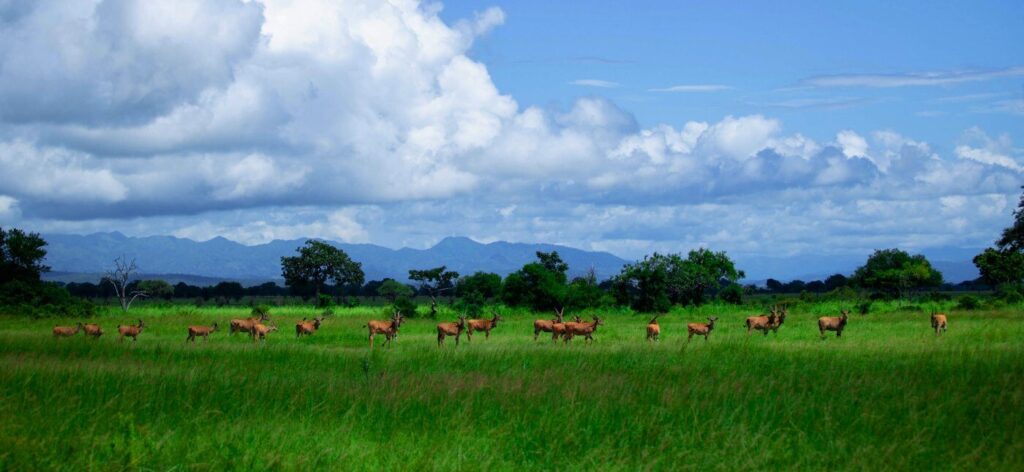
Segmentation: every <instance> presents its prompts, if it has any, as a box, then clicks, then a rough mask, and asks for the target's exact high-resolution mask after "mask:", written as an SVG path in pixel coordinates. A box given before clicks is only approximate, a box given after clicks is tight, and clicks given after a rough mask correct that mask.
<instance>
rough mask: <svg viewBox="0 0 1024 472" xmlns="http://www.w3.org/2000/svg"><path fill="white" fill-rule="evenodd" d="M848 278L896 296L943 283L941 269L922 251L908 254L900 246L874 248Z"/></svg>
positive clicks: (900, 297)
mask: <svg viewBox="0 0 1024 472" xmlns="http://www.w3.org/2000/svg"><path fill="white" fill-rule="evenodd" d="M851 280H852V281H853V282H854V283H855V284H856V285H858V286H861V287H864V288H868V289H872V290H877V291H879V292H882V293H885V294H888V295H890V296H894V297H896V298H899V299H901V300H902V299H903V298H905V297H906V296H907V295H909V294H910V293H911V292H913V291H915V290H920V289H924V288H929V287H938V286H939V285H941V284H942V273H940V272H939V271H937V270H935V269H934V268H933V267H932V265H931V263H930V262H928V259H926V258H925V257H924V256H923V255H920V254H918V255H915V256H911V255H910V254H908V253H907V252H906V251H901V250H899V249H882V250H876V251H875V252H874V253H873V254H872V255H871V256H869V257H868V260H867V262H865V263H864V265H863V266H861V267H859V268H857V270H856V271H854V273H853V277H852V278H851Z"/></svg>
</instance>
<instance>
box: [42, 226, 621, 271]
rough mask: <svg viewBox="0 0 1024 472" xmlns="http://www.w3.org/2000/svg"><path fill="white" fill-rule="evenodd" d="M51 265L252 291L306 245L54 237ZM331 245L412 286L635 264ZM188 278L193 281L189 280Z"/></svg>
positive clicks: (457, 246)
mask: <svg viewBox="0 0 1024 472" xmlns="http://www.w3.org/2000/svg"><path fill="white" fill-rule="evenodd" d="M43 237H44V238H45V239H46V241H47V242H48V243H49V244H48V245H47V256H46V263H47V264H48V265H49V266H50V267H52V268H53V270H54V272H53V273H51V274H48V276H47V278H48V279H51V280H61V281H85V280H99V277H100V274H102V273H103V272H104V271H106V270H109V268H110V267H111V266H112V262H113V260H114V258H116V257H119V256H121V255H125V256H127V257H128V258H134V259H135V261H136V263H137V265H138V268H139V272H140V273H145V274H148V275H151V276H152V278H156V276H157V275H159V274H165V275H166V274H176V275H170V276H160V277H159V278H164V279H169V277H171V278H174V279H175V280H186V279H188V277H192V280H206V279H203V278H208V279H209V280H214V279H216V280H237V281H240V282H243V283H246V284H255V283H259V282H261V281H268V280H280V278H281V257H282V256H291V255H294V254H295V249H296V248H298V247H299V246H301V245H302V244H303V243H304V242H305V241H306V240H305V239H296V240H290V241H281V240H275V241H271V242H269V243H266V244H259V245H255V246H246V245H244V244H240V243H236V242H234V241H230V240H227V239H224V238H221V237H217V238H213V239H211V240H209V241H202V242H199V241H194V240H191V239H184V238H176V237H173V236H147V237H129V236H125V235H123V234H121V233H118V232H113V233H95V234H90V235H71V234H47V235H43ZM327 242H328V243H330V244H332V245H334V246H336V247H338V248H340V249H342V250H344V251H345V252H346V253H348V255H349V256H350V257H352V259H353V260H356V261H358V262H361V263H362V264H363V271H364V272H365V273H366V280H375V279H381V278H384V277H392V278H395V279H399V280H405V279H406V278H407V276H408V274H409V269H423V268H430V267H437V266H441V265H446V266H448V268H449V269H450V270H455V271H458V272H459V273H461V274H471V273H473V272H476V271H484V272H494V273H498V274H501V275H503V276H504V275H506V274H508V273H510V272H513V271H515V270H518V269H519V268H520V267H522V266H523V265H524V264H526V263H528V262H531V261H534V260H536V254H535V253H536V252H537V251H545V252H549V251H558V254H559V255H561V256H562V259H564V260H565V261H566V263H568V264H569V274H570V276H575V275H581V274H583V273H585V272H586V271H587V270H588V269H590V268H593V269H594V271H595V272H596V273H597V277H598V279H604V278H608V277H611V276H612V275H615V274H618V273H619V270H620V269H621V268H622V265H623V264H625V263H626V262H627V261H626V260H624V259H621V258H619V257H616V256H614V255H612V254H609V253H606V252H592V251H584V250H580V249H574V248H571V247H566V246H557V245H553V244H524V243H508V242H494V243H490V244H483V243H478V242H476V241H473V240H471V239H469V238H462V237H450V238H445V239H444V240H442V241H441V242H439V243H437V244H436V245H435V246H434V247H432V248H430V249H410V248H402V249H397V250H396V249H389V248H386V247H382V246H377V245H373V244H347V243H339V242H334V241H327ZM183 274H188V275H187V276H186V275H183Z"/></svg>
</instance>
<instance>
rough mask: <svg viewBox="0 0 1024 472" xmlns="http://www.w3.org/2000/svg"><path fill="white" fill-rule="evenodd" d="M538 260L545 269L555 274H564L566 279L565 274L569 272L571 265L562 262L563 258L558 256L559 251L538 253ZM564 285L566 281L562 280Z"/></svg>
mask: <svg viewBox="0 0 1024 472" xmlns="http://www.w3.org/2000/svg"><path fill="white" fill-rule="evenodd" d="M536 254H537V260H538V261H539V262H540V264H541V265H542V266H544V268H545V269H547V270H549V271H551V272H553V273H555V274H562V277H563V279H564V277H565V273H566V272H568V271H569V264H566V263H565V261H563V260H562V256H559V255H558V251H551V252H541V251H537V253H536ZM562 282H563V283H564V282H565V280H562Z"/></svg>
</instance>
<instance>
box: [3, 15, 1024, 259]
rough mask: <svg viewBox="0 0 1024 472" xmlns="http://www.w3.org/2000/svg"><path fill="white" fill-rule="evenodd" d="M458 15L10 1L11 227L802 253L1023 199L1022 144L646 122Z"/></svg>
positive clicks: (6, 68) (769, 120) (750, 124)
mask: <svg viewBox="0 0 1024 472" xmlns="http://www.w3.org/2000/svg"><path fill="white" fill-rule="evenodd" d="M438 11H439V6H438V5H436V4H430V5H422V4H420V3H418V2H415V1H400V2H377V1H370V0H348V1H334V0H293V1H282V0H263V1H241V0H238V1H235V0H223V1H218V2H199V1H195V2H193V1H183V2H163V1H153V2H129V1H124V0H106V1H100V0H91V1H89V0H73V1H67V2H54V1H43V2H35V3H30V4H19V8H15V9H10V8H7V9H3V10H0V79H2V80H0V166H2V170H3V172H0V196H2V197H0V218H7V219H8V220H10V219H16V220H20V221H24V222H28V223H30V224H31V225H34V226H35V227H37V228H40V229H46V230H54V231H89V230H96V229H108V228H109V227H111V226H117V227H120V228H127V229H132V230H134V231H137V232H165V233H173V234H177V235H181V236H188V237H193V238H198V239H208V238H209V237H212V236H214V235H224V236H228V237H230V238H232V239H236V240H239V241H243V242H264V241H267V240H270V239H275V238H287V239H290V238H297V237H306V236H311V237H323V238H327V239H341V240H346V241H373V242H380V243H384V244H390V245H411V246H417V247H422V246H423V245H424V242H425V241H434V240H436V239H438V237H439V236H443V235H449V234H453V232H454V233H459V234H466V235H469V236H473V237H475V238H477V239H480V240H494V239H510V240H519V241H538V240H540V241H550V242H561V243H567V244H573V245H584V246H587V245H589V247H591V248H595V249H601V248H604V249H614V250H617V251H619V250H620V251H628V252H626V254H627V255H634V254H635V252H633V251H639V250H640V249H638V248H646V249H643V250H644V251H646V250H648V249H659V248H660V249H665V248H668V246H670V245H673V244H674V245H675V246H674V248H675V249H676V250H678V249H679V248H681V247H689V246H694V245H700V244H713V245H725V246H728V247H729V248H733V249H735V250H742V251H757V250H766V248H770V247H771V245H772V244H777V245H779V247H784V248H786V250H787V251H800V250H806V249H807V248H809V247H810V245H811V244H812V241H821V240H824V239H829V240H830V241H833V240H834V241H839V242H842V244H847V245H857V247H861V246H863V245H865V244H871V243H873V242H875V241H878V240H879V239H877V238H876V237H875V236H872V235H879V234H881V235H887V237H889V238H890V240H892V238H894V237H895V236H896V235H899V234H902V233H903V232H906V229H907V228H911V229H913V230H914V231H918V230H919V233H920V237H921V238H925V237H926V236H934V231H933V230H931V229H929V228H931V227H932V226H929V225H935V224H937V223H938V221H937V220H936V218H937V216H936V215H942V216H943V217H945V218H947V219H951V220H952V219H957V218H959V220H958V221H960V223H958V224H959V225H960V226H959V227H961V228H972V227H974V226H972V225H975V224H986V225H990V224H991V223H990V222H991V221H995V219H997V218H999V217H1000V216H999V215H996V214H988V213H985V212H980V211H977V208H976V206H977V205H982V204H992V203H993V201H994V200H993V199H997V198H999V197H1005V196H1006V195H1007V194H1009V193H1012V192H1015V191H1016V189H1017V186H1018V185H1019V179H1020V172H1021V171H1022V168H1021V166H1020V164H1019V163H1018V162H1019V151H1016V150H1015V149H1014V148H1013V147H1012V144H1011V143H1010V142H1009V138H1008V137H1002V136H1001V137H998V138H989V137H988V136H987V135H985V134H984V132H983V131H981V130H971V131H970V132H968V133H967V134H966V135H965V136H964V138H963V139H962V141H963V142H962V143H961V144H960V146H959V147H958V148H957V149H956V151H955V156H945V157H943V156H939V155H938V153H936V152H935V151H933V150H932V149H931V147H930V146H929V145H928V144H927V143H924V142H921V141H917V140H914V139H912V138H911V137H907V136H903V135H901V134H899V133H897V132H896V131H892V130H880V131H872V130H859V131H854V130H851V129H843V130H839V131H838V133H837V135H836V137H835V139H834V140H833V141H829V142H816V141H815V140H814V139H811V138H809V137H807V136H805V135H804V134H801V133H799V132H794V131H788V130H786V129H785V128H784V126H783V123H782V122H781V121H780V120H778V119H776V118H773V117H770V116H763V115H756V114H755V115H730V116H725V117H722V118H721V119H717V120H715V119H712V120H708V121H688V122H681V123H678V124H657V125H653V126H647V127H641V126H640V125H639V124H638V122H637V120H636V118H635V117H634V116H633V115H632V114H631V113H629V112H628V111H627V110H624V109H623V108H621V107H619V106H618V105H617V104H615V103H613V102H612V101H610V100H607V99H603V98H597V97H584V98H579V99H577V100H574V101H573V102H571V103H569V104H567V105H566V106H565V107H564V108H558V107H551V108H542V107H536V106H530V107H522V106H520V104H519V103H517V102H516V101H515V100H514V99H513V97H511V96H509V95H507V94H503V93H502V92H501V91H500V90H499V89H498V87H497V86H496V85H495V83H494V81H493V80H492V78H491V76H490V73H489V71H488V69H487V67H486V66H485V65H484V64H482V63H481V62H478V61H476V60H473V59H472V58H470V57H469V55H468V52H469V50H470V48H471V47H472V45H473V42H474V41H475V40H476V39H477V38H478V37H479V36H480V35H483V34H487V33H488V32H489V31H491V30H492V29H493V28H495V27H497V26H498V25H500V24H502V23H503V22H504V21H505V15H504V12H503V11H502V10H500V9H498V8H490V9H487V10H484V11H482V12H480V13H478V14H476V15H474V16H473V17H472V18H468V19H465V20H462V21H457V22H454V23H452V24H447V23H445V22H444V21H442V20H441V19H440V17H439V16H438ZM51 32H52V33H53V34H50V33H51ZM45 51H57V52H59V53H58V54H44V52H45ZM34 58H35V59H34ZM36 59H38V61H36ZM1009 71H1010V72H1007V71H1004V72H1002V73H1004V74H1007V73H1011V72H1013V70H1009ZM1014 73H1015V72H1014ZM958 77H959V76H958ZM954 79H956V78H955V77H954ZM961 79H962V78H961ZM958 80H959V79H958ZM576 83H577V84H579V85H588V86H608V85H612V84H613V83H611V82H607V81H599V80H597V79H583V80H580V81H576ZM726 88H728V87H727V86H724V85H716V84H708V85H678V86H673V87H666V88H663V89H655V91H663V92H713V91H718V90H724V89H726ZM889 201H899V202H901V203H900V204H893V205H891V206H887V202H889ZM353 208H358V210H353ZM918 212H926V213H928V214H927V215H919V213H918ZM179 215H198V216H190V217H189V219H188V220H187V222H184V223H183V221H185V220H183V219H181V218H179ZM896 222H898V223H900V224H903V225H905V226H903V227H900V226H899V225H898V224H897V223H896ZM901 228H902V229H901ZM960 233H962V234H963V235H964V236H963V237H965V238H970V237H975V236H974V235H973V233H971V232H970V231H966V230H964V231H961V232H960ZM915 234H917V233H915ZM858 238H859V239H858ZM922 240H923V239H922ZM945 241H952V242H955V241H957V239H956V238H955V237H947V238H946V239H945Z"/></svg>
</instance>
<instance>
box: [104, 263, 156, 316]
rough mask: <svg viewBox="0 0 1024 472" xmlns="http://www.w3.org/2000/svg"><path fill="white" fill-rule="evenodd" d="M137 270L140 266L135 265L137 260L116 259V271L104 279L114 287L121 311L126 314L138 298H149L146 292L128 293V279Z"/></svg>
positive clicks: (108, 273)
mask: <svg viewBox="0 0 1024 472" xmlns="http://www.w3.org/2000/svg"><path fill="white" fill-rule="evenodd" d="M136 269H138V266H136V265H135V259H132V260H131V261H130V262H129V261H127V260H126V259H125V257H124V256H121V257H118V258H117V259H114V270H111V271H109V272H107V276H106V277H105V278H104V280H106V281H108V282H110V284H111V285H113V286H114V293H115V294H117V299H118V301H120V302H121V310H123V311H126V312H127V311H128V309H129V308H131V306H132V302H134V301H135V299H136V298H138V297H148V296H149V294H147V293H146V292H145V291H144V290H132V291H131V293H128V279H130V278H131V276H132V272H135V270H136ZM129 297H130V298H129Z"/></svg>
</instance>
